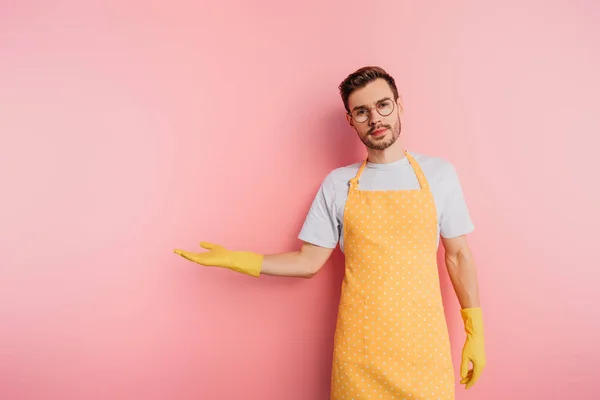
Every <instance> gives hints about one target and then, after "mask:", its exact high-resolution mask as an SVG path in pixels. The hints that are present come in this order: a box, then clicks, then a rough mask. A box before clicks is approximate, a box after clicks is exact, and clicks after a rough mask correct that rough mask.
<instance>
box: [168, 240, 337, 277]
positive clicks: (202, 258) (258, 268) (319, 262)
mask: <svg viewBox="0 0 600 400" xmlns="http://www.w3.org/2000/svg"><path fill="white" fill-rule="evenodd" d="M200 246H202V247H203V248H205V249H207V250H208V251H206V252H202V253H195V252H190V251H185V250H180V249H175V250H174V251H175V253H176V254H178V255H180V256H182V257H183V258H185V259H187V260H190V261H193V262H195V263H198V264H201V265H204V266H211V267H221V268H228V269H231V270H233V271H236V272H240V273H243V274H247V275H252V276H256V277H257V276H259V275H261V274H263V275H274V276H286V277H297V278H311V277H313V276H314V275H315V274H316V273H317V272H318V271H319V270H320V269H321V267H322V266H323V265H324V264H325V263H326V262H327V260H328V259H329V257H330V256H331V253H332V252H333V249H332V248H326V247H320V246H316V245H313V244H310V243H307V242H303V244H302V246H301V247H300V250H297V251H291V252H286V253H279V254H267V255H263V254H258V253H255V252H251V251H234V250H228V249H226V248H225V247H223V246H221V245H218V244H213V243H208V242H202V243H200Z"/></svg>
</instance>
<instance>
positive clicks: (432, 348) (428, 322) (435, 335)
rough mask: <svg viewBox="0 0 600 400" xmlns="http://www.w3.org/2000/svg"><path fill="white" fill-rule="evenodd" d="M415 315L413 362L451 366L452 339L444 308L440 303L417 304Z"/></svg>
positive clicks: (422, 365) (416, 364)
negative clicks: (449, 334) (432, 304)
mask: <svg viewBox="0 0 600 400" xmlns="http://www.w3.org/2000/svg"><path fill="white" fill-rule="evenodd" d="M413 316H414V320H413V344H414V357H413V364H414V365H415V366H419V367H430V368H443V369H445V368H448V367H449V366H451V365H452V360H451V355H450V339H449V336H448V328H447V326H446V319H445V315H444V308H443V307H442V306H438V305H435V306H421V307H420V306H418V305H415V307H414V309H413Z"/></svg>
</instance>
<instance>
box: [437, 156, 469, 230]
mask: <svg viewBox="0 0 600 400" xmlns="http://www.w3.org/2000/svg"><path fill="white" fill-rule="evenodd" d="M444 184H445V185H446V187H447V192H446V199H445V201H444V206H443V208H442V212H441V217H440V234H441V236H443V237H444V238H447V239H451V238H453V237H457V236H461V235H465V234H467V233H470V232H472V231H473V230H474V229H475V226H474V224H473V221H472V219H471V215H470V214H469V209H468V207H467V202H466V200H465V197H464V193H463V190H462V186H461V184H460V180H459V178H458V174H457V172H456V169H455V168H454V167H453V166H450V167H449V168H448V174H447V176H446V178H445V182H444Z"/></svg>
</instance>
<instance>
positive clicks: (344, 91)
mask: <svg viewBox="0 0 600 400" xmlns="http://www.w3.org/2000/svg"><path fill="white" fill-rule="evenodd" d="M379 78H381V79H385V81H386V82H387V83H388V85H389V86H390V89H392V93H393V94H394V100H397V99H398V89H397V88H396V82H395V81H394V78H392V76H391V75H390V74H388V73H387V72H385V70H384V69H383V68H381V67H375V66H367V67H362V68H359V69H357V70H356V71H354V72H353V73H351V74H350V75H348V77H347V78H346V79H344V80H343V81H342V83H340V85H339V90H340V95H341V96H342V101H343V102H344V108H345V109H346V111H347V112H350V109H349V108H348V98H349V97H350V95H351V94H352V92H354V91H355V90H357V89H360V88H363V87H365V86H366V85H367V84H368V83H371V82H373V81H374V80H375V79H379Z"/></svg>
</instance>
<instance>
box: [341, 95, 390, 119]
mask: <svg viewBox="0 0 600 400" xmlns="http://www.w3.org/2000/svg"><path fill="white" fill-rule="evenodd" d="M373 108H375V109H376V110H377V113H378V114H379V115H381V116H382V117H387V116H388V115H390V114H391V113H392V112H394V102H393V101H392V100H390V99H386V100H382V101H380V102H379V103H377V104H376V105H375V107H360V108H357V109H355V110H352V114H351V115H352V119H353V120H354V122H358V123H362V122H366V121H367V120H368V119H369V117H370V116H371V109H373Z"/></svg>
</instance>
